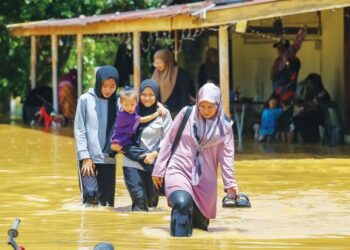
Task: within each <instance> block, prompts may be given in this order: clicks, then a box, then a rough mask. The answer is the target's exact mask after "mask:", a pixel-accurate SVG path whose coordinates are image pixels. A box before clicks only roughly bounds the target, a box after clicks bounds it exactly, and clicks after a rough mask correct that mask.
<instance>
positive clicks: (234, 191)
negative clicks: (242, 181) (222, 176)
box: [226, 187, 239, 199]
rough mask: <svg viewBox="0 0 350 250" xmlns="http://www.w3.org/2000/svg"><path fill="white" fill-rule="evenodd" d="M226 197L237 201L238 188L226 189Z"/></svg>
mask: <svg viewBox="0 0 350 250" xmlns="http://www.w3.org/2000/svg"><path fill="white" fill-rule="evenodd" d="M226 192H227V196H229V197H231V198H234V199H237V198H238V197H239V192H238V187H230V188H227V189H226Z"/></svg>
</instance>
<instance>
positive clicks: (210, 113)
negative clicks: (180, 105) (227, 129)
mask: <svg viewBox="0 0 350 250" xmlns="http://www.w3.org/2000/svg"><path fill="white" fill-rule="evenodd" d="M198 106H199V113H200V114H201V116H202V117H203V118H204V119H211V118H213V117H214V116H215V115H216V111H217V110H218V106H217V105H216V104H215V103H212V102H208V101H201V102H200V103H199V105H198Z"/></svg>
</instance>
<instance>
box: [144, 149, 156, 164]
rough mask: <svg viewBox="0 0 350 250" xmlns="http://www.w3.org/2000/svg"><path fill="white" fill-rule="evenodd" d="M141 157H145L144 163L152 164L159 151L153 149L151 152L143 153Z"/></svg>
mask: <svg viewBox="0 0 350 250" xmlns="http://www.w3.org/2000/svg"><path fill="white" fill-rule="evenodd" d="M141 157H145V159H143V162H144V163H146V164H152V163H153V162H154V161H155V160H156V159H157V157H158V152H157V151H153V152H151V153H146V154H142V155H141Z"/></svg>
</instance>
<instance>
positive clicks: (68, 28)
mask: <svg viewBox="0 0 350 250" xmlns="http://www.w3.org/2000/svg"><path fill="white" fill-rule="evenodd" d="M215 2H216V3H219V1H215ZM226 2H227V1H226ZM347 6H350V0H332V1H329V0H307V1H306V0H305V1H302V3H301V0H246V1H243V2H233V3H228V4H226V5H220V3H219V4H217V5H214V4H213V1H203V2H198V3H192V4H183V5H175V6H168V7H164V8H156V9H146V10H137V11H130V12H122V13H119V12H116V13H113V14H106V15H98V16H88V17H85V16H81V17H76V18H70V19H61V20H54V19H52V20H44V21H37V22H28V23H19V24H11V25H7V26H6V27H7V28H8V29H9V30H10V32H11V34H12V35H18V36H30V35H51V34H57V35H67V34H79V33H81V34H104V33H127V32H134V31H136V32H145V31H146V32H156V31H162V30H179V29H197V28H205V27H213V26H219V25H227V24H232V23H236V22H239V21H247V20H250V21H252V20H258V19H266V18H273V17H278V16H287V15H295V14H300V13H308V12H315V11H321V10H327V9H334V8H344V7H347ZM101 24H102V25H101Z"/></svg>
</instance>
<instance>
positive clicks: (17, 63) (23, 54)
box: [0, 0, 163, 113]
mask: <svg viewBox="0 0 350 250" xmlns="http://www.w3.org/2000/svg"><path fill="white" fill-rule="evenodd" d="M162 2H163V1H161V0H144V1H139V0H134V1H128V0H3V1H2V2H1V5H0V54H1V57H0V58H1V59H2V60H1V61H0V113H4V112H7V111H8V105H9V98H10V96H19V95H20V96H22V97H23V96H24V95H25V93H26V92H27V91H28V89H29V86H30V85H29V77H28V76H29V69H30V65H29V63H30V39H29V38H18V37H11V36H9V33H8V31H7V29H6V27H5V25H6V24H11V23H22V22H30V21H38V20H46V19H51V18H57V19H62V18H72V17H77V16H79V15H85V16H91V15H99V14H105V13H113V12H116V11H120V12H122V11H130V10H135V9H144V8H148V7H156V6H159V5H161V4H162ZM59 41H60V48H59V65H58V73H59V75H60V74H62V73H63V71H64V70H65V68H66V67H67V62H68V63H69V58H70V55H71V53H74V49H73V52H72V44H73V42H72V41H73V39H72V37H70V36H67V37H60V40H59ZM50 44H51V42H50V37H40V38H39V39H38V45H37V46H38V63H37V84H38V85H47V84H49V81H50V79H51V67H48V65H49V64H50V60H51V58H50V57H51V46H50ZM90 47H92V48H94V45H91V44H90V42H89V43H88V48H90ZM95 47H96V46H95ZM102 48H103V47H102ZM90 49H91V48H90ZM91 50H93V49H91ZM106 50H107V51H108V48H106V49H100V50H98V51H97V50H94V51H93V52H91V53H93V54H90V55H89V54H85V55H84V62H86V61H88V60H94V59H92V57H103V56H101V55H103V54H104V53H105V51H106ZM87 53H89V49H88V50H87ZM89 56H91V57H90V59H89ZM70 63H71V62H70ZM87 63H89V62H87ZM90 63H91V62H90Z"/></svg>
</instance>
